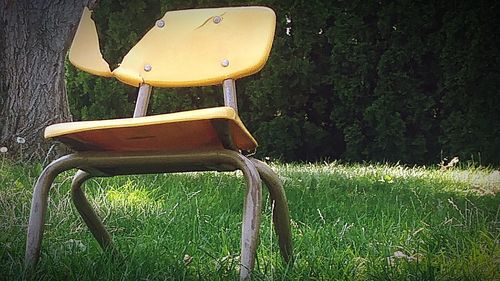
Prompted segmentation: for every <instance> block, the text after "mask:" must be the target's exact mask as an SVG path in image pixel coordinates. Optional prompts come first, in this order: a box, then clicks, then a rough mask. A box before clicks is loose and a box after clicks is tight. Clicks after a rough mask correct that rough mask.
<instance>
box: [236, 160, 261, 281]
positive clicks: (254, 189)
mask: <svg viewBox="0 0 500 281" xmlns="http://www.w3.org/2000/svg"><path fill="white" fill-rule="evenodd" d="M241 159H242V160H243V163H241V166H240V168H241V170H242V171H243V174H244V175H245V178H246V183H247V190H246V194H245V203H244V207H243V225H242V228H241V254H240V261H241V263H240V280H250V277H251V273H252V270H253V267H254V265H255V255H256V252H257V246H258V242H259V230H260V219H261V208H262V181H261V180H260V176H259V173H258V172H257V170H256V169H255V167H254V165H253V163H252V162H251V161H250V160H249V159H247V158H246V157H244V156H242V155H241Z"/></svg>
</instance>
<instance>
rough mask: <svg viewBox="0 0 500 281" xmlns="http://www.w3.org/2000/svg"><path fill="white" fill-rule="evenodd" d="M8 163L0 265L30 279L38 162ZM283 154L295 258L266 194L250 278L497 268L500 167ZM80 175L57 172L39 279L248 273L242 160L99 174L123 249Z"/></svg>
mask: <svg viewBox="0 0 500 281" xmlns="http://www.w3.org/2000/svg"><path fill="white" fill-rule="evenodd" d="M0 165H1V166H0V279H1V280H21V279H24V278H25V277H23V271H22V264H23V255H24V246H25V241H26V224H27V221H28V214H29V207H30V201H31V193H32V186H33V183H34V181H35V179H36V177H37V175H38V174H39V172H40V169H41V168H40V167H39V166H24V165H13V164H10V163H8V162H7V161H6V160H2V159H0ZM273 168H274V169H275V170H276V171H277V172H278V173H279V174H280V176H281V177H282V179H283V181H284V182H285V190H286V193H287V197H288V200H289V205H290V212H291V218H292V231H293V241H294V250H295V256H296V261H295V264H293V265H286V264H283V263H282V261H281V258H280V255H279V250H278V246H277V241H276V237H275V236H274V231H273V228H272V224H271V207H270V204H269V202H268V200H266V203H265V205H264V210H263V212H264V214H263V221H262V228H261V242H260V246H259V249H258V258H257V266H256V272H255V274H254V280H500V273H499V268H500V221H499V211H500V195H499V193H498V192H499V191H500V175H499V173H498V171H494V170H490V169H484V168H481V169H477V168H457V169H452V170H448V171H439V170H438V169H437V168H418V167H417V168H408V167H404V166H399V165H369V164H366V165H344V164H338V163H333V164H314V165H313V164H309V165H273ZM72 175H73V174H72V173H65V174H63V175H61V176H59V177H58V178H57V180H56V183H55V185H54V186H53V188H52V190H51V193H50V202H49V210H48V213H47V225H46V228H45V236H44V240H43V245H42V257H41V261H40V264H39V268H38V269H37V278H36V280H92V281H95V280H237V279H238V254H239V243H240V226H241V210H242V203H243V189H244V184H243V181H242V177H241V175H240V174H239V173H237V172H235V173H225V174H217V173H192V174H171V175H149V176H129V177H116V178H99V179H94V180H90V181H89V182H88V183H87V184H86V185H85V189H86V192H87V194H88V196H89V200H90V201H91V202H92V204H94V205H95V206H96V208H97V211H98V213H99V215H100V216H101V217H102V218H104V223H105V225H106V226H107V227H108V230H109V231H110V233H111V234H112V236H113V239H114V241H115V243H116V244H117V246H118V248H119V249H120V251H121V253H122V254H123V258H112V257H110V256H109V255H107V254H105V253H103V252H102V251H101V250H100V248H99V246H98V244H97V242H96V241H94V239H93V238H92V236H91V234H90V232H89V231H88V230H87V228H86V226H85V225H84V224H83V222H82V220H81V219H80V218H79V215H78V214H77V211H76V209H75V208H74V207H73V205H72V203H71V200H70V193H69V190H70V182H71V178H72ZM264 197H265V198H266V199H267V198H268V195H267V192H264ZM186 255H187V256H186ZM190 258H192V259H191V261H190V262H186V260H189V259H190Z"/></svg>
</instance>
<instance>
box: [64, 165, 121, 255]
mask: <svg viewBox="0 0 500 281" xmlns="http://www.w3.org/2000/svg"><path fill="white" fill-rule="evenodd" d="M90 178H92V175H91V174H89V173H87V172H85V171H82V170H78V171H77V172H76V174H75V176H74V177H73V182H72V183H71V199H73V203H74V204H75V207H76V209H77V210H78V213H80V216H82V219H83V221H84V222H85V224H86V225H87V227H88V228H89V229H90V232H91V233H92V235H94V238H95V239H96V240H97V242H98V243H99V245H100V246H101V248H102V249H103V250H111V252H112V253H114V254H117V250H116V248H115V247H114V246H113V242H112V240H111V236H110V235H109V233H108V232H107V231H106V229H105V228H104V224H103V223H102V221H101V219H100V218H99V217H98V216H97V214H96V213H95V211H94V209H93V208H92V206H91V205H90V203H89V201H88V200H87V198H86V197H85V193H84V191H83V189H82V184H83V183H84V182H85V181H86V180H88V179H90Z"/></svg>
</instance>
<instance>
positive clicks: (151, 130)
mask: <svg viewBox="0 0 500 281" xmlns="http://www.w3.org/2000/svg"><path fill="white" fill-rule="evenodd" d="M214 121H216V122H217V121H227V124H228V126H227V127H228V131H229V135H230V136H231V138H232V140H233V143H234V146H235V147H236V148H238V149H240V150H253V149H255V148H256V147H257V142H256V141H255V139H254V138H253V137H252V135H251V134H250V133H249V132H248V130H247V129H246V128H245V126H244V125H243V123H242V122H241V120H240V118H239V117H238V115H237V114H236V112H235V110H234V109H233V108H231V107H214V108H207V109H198V110H191V111H183V112H176V113H170V114H161V115H154V116H147V117H139V118H125V119H112V120H99V121H80V122H68V123H60V124H54V125H51V126H49V127H47V128H46V129H45V138H54V139H56V140H59V141H61V142H63V143H65V144H67V145H68V146H70V147H71V148H73V149H75V150H78V151H85V150H93V151H96V150H97V151H166V152H169V151H171V152H182V151H191V150H204V149H214V148H222V147H223V142H224V141H223V140H221V137H220V134H218V133H217V129H216V128H215V127H214Z"/></svg>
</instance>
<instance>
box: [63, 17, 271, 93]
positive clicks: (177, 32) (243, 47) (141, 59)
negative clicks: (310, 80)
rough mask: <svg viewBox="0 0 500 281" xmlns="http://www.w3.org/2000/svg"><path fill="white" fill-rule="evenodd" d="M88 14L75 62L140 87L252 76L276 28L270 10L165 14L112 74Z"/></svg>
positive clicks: (73, 56) (264, 57) (73, 50)
mask: <svg viewBox="0 0 500 281" xmlns="http://www.w3.org/2000/svg"><path fill="white" fill-rule="evenodd" d="M90 15H91V12H90V11H89V10H88V9H87V8H85V10H84V12H83V15H82V19H81V20H80V24H79V26H78V31H77V33H76V35H75V38H74V40H73V43H72V46H71V49H70V54H69V59H70V61H71V63H72V64H74V65H75V66H76V67H78V68H80V69H82V70H84V71H87V72H90V73H92V74H96V75H100V76H110V77H111V76H114V77H116V78H117V79H118V80H120V81H122V82H123V83H126V84H129V85H132V86H136V87H137V86H139V85H141V84H149V85H151V86H155V87H189V86H207V85H215V84H221V83H222V82H223V81H224V80H226V79H238V78H241V77H244V76H248V75H252V74H254V73H256V72H258V71H259V70H260V69H262V67H263V66H264V64H265V63H266V61H267V58H268V56H269V52H270V50H271V46H272V42H273V38H274V31H275V26H276V15H275V13H274V12H273V10H271V9H269V8H266V7H230V8H214V9H194V10H181V11H171V12H167V13H166V14H165V15H164V16H163V18H161V19H159V20H157V21H156V23H154V26H153V28H151V30H149V31H148V32H147V33H146V35H144V37H143V38H142V39H141V40H140V41H139V42H138V43H137V44H136V45H135V46H134V47H133V48H132V49H131V50H130V51H129V52H128V53H127V55H126V56H125V57H124V58H123V61H122V63H121V64H120V65H119V67H118V68H116V69H114V70H113V71H111V70H110V69H109V66H108V63H107V62H106V61H105V60H104V59H103V58H102V55H101V52H100V50H99V42H98V38H97V32H96V28H95V23H94V22H93V21H92V19H91V16H90ZM152 24H153V23H152Z"/></svg>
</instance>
